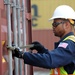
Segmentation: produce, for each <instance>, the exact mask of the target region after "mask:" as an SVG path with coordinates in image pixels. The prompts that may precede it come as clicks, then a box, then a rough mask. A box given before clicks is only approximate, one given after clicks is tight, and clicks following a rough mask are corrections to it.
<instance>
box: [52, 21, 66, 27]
mask: <svg viewBox="0 0 75 75" xmlns="http://www.w3.org/2000/svg"><path fill="white" fill-rule="evenodd" d="M64 23H65V22H53V23H52V26H53V27H57V26H58V25H60V24H64Z"/></svg>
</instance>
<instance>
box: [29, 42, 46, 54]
mask: <svg viewBox="0 0 75 75" xmlns="http://www.w3.org/2000/svg"><path fill="white" fill-rule="evenodd" d="M31 44H33V45H34V46H33V47H31V48H30V50H34V49H35V50H37V51H38V53H44V52H45V51H47V49H45V48H44V46H43V45H41V44H40V43H39V42H37V41H35V42H32V43H31Z"/></svg>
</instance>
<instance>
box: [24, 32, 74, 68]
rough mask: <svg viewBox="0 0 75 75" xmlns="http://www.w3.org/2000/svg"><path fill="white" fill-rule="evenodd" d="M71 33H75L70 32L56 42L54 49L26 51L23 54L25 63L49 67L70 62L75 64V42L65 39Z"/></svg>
mask: <svg viewBox="0 0 75 75" xmlns="http://www.w3.org/2000/svg"><path fill="white" fill-rule="evenodd" d="M70 35H74V34H73V33H72V32H70V33H68V34H67V35H66V36H64V37H63V38H62V39H60V41H59V42H57V43H56V44H55V49H54V50H47V49H45V50H46V52H45V53H30V52H25V53H24V55H23V59H24V63H25V64H29V65H32V66H37V67H42V68H47V69H51V68H57V67H61V66H66V65H68V64H70V63H73V64H75V42H73V41H72V40H65V41H63V40H64V39H65V38H66V37H68V36H70Z"/></svg>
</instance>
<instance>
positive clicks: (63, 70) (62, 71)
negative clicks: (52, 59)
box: [50, 35, 75, 75]
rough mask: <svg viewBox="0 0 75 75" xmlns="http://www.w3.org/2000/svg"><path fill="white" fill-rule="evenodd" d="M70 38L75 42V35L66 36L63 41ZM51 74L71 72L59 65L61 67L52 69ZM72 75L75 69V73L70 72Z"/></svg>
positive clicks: (57, 74) (61, 74) (62, 74)
mask: <svg viewBox="0 0 75 75" xmlns="http://www.w3.org/2000/svg"><path fill="white" fill-rule="evenodd" d="M68 39H69V40H72V41H73V42H75V36H74V35H71V36H68V37H66V38H65V39H64V40H63V41H65V40H68ZM50 75H69V74H67V72H66V71H65V69H64V67H59V68H55V69H51V70H50ZM70 75H75V71H74V72H73V74H70Z"/></svg>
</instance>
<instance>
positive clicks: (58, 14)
mask: <svg viewBox="0 0 75 75" xmlns="http://www.w3.org/2000/svg"><path fill="white" fill-rule="evenodd" d="M56 18H64V19H75V13H74V10H73V9H72V8H71V7H70V6H68V5H60V6H58V7H57V8H56V9H55V11H54V13H53V16H52V18H50V19H49V20H53V19H56Z"/></svg>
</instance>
